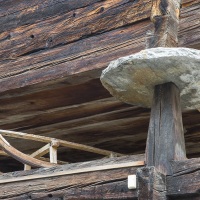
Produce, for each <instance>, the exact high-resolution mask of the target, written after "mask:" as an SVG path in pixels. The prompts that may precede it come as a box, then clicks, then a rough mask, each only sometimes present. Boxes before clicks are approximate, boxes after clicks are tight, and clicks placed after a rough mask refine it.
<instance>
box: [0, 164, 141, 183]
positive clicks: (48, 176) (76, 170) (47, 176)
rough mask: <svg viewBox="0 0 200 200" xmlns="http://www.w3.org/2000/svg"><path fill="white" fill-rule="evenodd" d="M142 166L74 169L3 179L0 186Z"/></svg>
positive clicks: (106, 166) (115, 165)
mask: <svg viewBox="0 0 200 200" xmlns="http://www.w3.org/2000/svg"><path fill="white" fill-rule="evenodd" d="M143 165H144V161H133V162H129V163H120V164H112V165H105V166H97V167H88V168H82V169H75V170H70V171H62V172H55V173H53V174H48V175H30V176H25V177H20V178H19V177H18V178H12V179H5V180H0V184H3V183H11V182H20V181H27V180H35V179H43V178H50V177H57V176H64V175H70V174H79V173H86V172H95V171H103V170H110V169H118V168H128V167H139V166H143Z"/></svg>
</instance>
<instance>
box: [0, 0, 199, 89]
mask: <svg viewBox="0 0 200 200" xmlns="http://www.w3.org/2000/svg"><path fill="white" fill-rule="evenodd" d="M198 1H199V0H197V1H194V2H197V3H194V2H193V3H191V4H189V6H185V7H183V8H182V9H181V16H180V31H179V38H180V42H179V46H190V44H192V45H193V46H195V45H198V44H199V38H200V34H199V29H200V25H199V23H197V24H196V23H195V26H193V25H192V27H189V21H194V19H196V16H197V15H198V13H200V12H199V11H200V8H199V3H198ZM183 5H185V4H183ZM194 11H195V12H194ZM195 13H196V14H197V15H196V14H195ZM21 17H22V18H23V16H21ZM133 18H134V17H133ZM155 18H156V19H157V17H155ZM158 18H159V17H158ZM160 18H162V17H161V16H160ZM163 20H164V19H163ZM164 21H165V22H166V23H165V25H167V23H169V22H170V24H173V23H171V21H167V20H164ZM186 21H187V22H188V23H185V22H186ZM163 23H164V22H163ZM190 24H194V23H193V22H192V23H190ZM163 26H164V25H163ZM159 27H160V26H159ZM187 27H188V28H187ZM175 28H176V27H175ZM168 29H169V27H168ZM148 30H153V24H152V23H151V22H150V21H149V20H145V21H144V22H137V23H134V24H131V26H130V27H122V28H120V29H116V30H112V31H108V32H105V33H103V34H99V35H96V36H92V37H89V38H85V39H81V40H80V41H75V42H73V43H71V44H65V45H64V46H61V47H57V48H54V49H50V50H49V49H48V48H47V49H46V50H43V51H38V52H35V53H34V54H30V55H26V56H21V57H19V58H15V59H14V58H12V59H11V60H9V61H4V62H1V67H0V73H1V85H2V87H1V90H0V91H1V92H2V91H5V90H10V89H13V88H19V87H24V86H26V85H32V84H35V83H40V82H44V81H48V80H52V79H56V78H61V77H69V76H70V75H78V74H81V75H83V72H86V73H87V75H86V77H88V78H90V79H91V78H92V77H93V78H94V77H96V78H97V77H99V71H98V69H99V70H101V69H102V68H104V67H106V66H107V65H108V63H109V62H110V61H111V60H114V59H116V58H118V57H122V56H126V55H128V54H130V52H131V53H135V52H138V51H139V50H141V49H144V48H145V45H146V44H145V41H146V33H147V32H148V38H149V39H148V40H149V41H152V42H153V41H154V42H153V43H156V41H158V40H157V39H156V38H155V40H154V39H153V40H151V38H152V37H154V36H151V34H150V33H149V31H148ZM162 30H164V29H162ZM162 30H160V29H159V30H157V32H156V34H157V33H159V32H160V33H161V32H163V31H162ZM170 30H175V29H173V27H172V29H170ZM169 33H170V31H169ZM169 33H167V34H168V36H167V37H168V38H170V37H171V36H170V35H169ZM174 33H175V32H174ZM149 34H150V35H149ZM119 35H120V37H119ZM191 36H192V37H191ZM192 38H193V39H192ZM190 39H192V41H191V40H190ZM188 40H190V41H191V42H188ZM99 41H101V42H99ZM159 41H160V42H161V40H159ZM162 41H166V39H165V40H162ZM23 42H24V40H23ZM153 43H152V45H153ZM164 43H165V42H164ZM176 45H177V44H176ZM4 48H5V47H4ZM19 49H20V47H19ZM19 49H18V48H17V51H19V52H20V50H19ZM8 69H9V70H8ZM74 82H75V81H74Z"/></svg>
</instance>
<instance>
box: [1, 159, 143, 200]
mask: <svg viewBox="0 0 200 200" xmlns="http://www.w3.org/2000/svg"><path fill="white" fill-rule="evenodd" d="M141 159H144V155H135V156H126V157H119V158H109V159H101V160H96V161H91V162H84V163H74V164H68V165H62V166H58V167H53V168H50V169H48V170H47V169H37V170H30V171H21V172H15V173H8V174H3V175H1V176H0V180H1V181H3V180H8V179H12V180H13V178H23V177H24V178H25V177H27V176H30V175H41V176H42V175H43V176H46V177H47V178H41V179H33V180H31V181H30V182H31V184H29V186H28V187H24V186H25V185H27V184H28V183H29V181H21V182H9V183H4V184H1V191H0V198H10V199H15V198H16V199H17V198H18V199H21V200H22V199H27V198H28V197H29V198H30V196H31V198H32V199H48V198H50V196H51V198H66V197H67V198H68V199H80V198H81V199H137V198H136V197H137V191H136V190H129V189H128V187H127V176H128V175H130V174H135V173H136V169H137V167H134V166H133V165H132V164H134V161H138V160H141ZM129 164H130V166H131V167H128V165H129ZM122 165H123V166H124V167H125V165H126V166H127V167H125V168H121V166H122ZM114 167H120V168H116V169H115V168H114ZM87 168H88V170H95V169H99V170H100V171H99V170H98V171H89V172H84V173H81V172H80V173H79V174H71V175H70V174H69V175H62V176H54V177H48V175H51V174H54V173H58V172H60V173H61V172H62V171H63V172H70V171H71V170H76V172H78V170H80V171H81V169H83V170H85V171H86V169H87ZM89 168H90V169H89ZM103 168H104V169H105V170H102V169H103ZM106 168H110V169H109V170H107V169H106ZM12 187H13V190H12V191H11V188H12ZM5 191H7V192H5Z"/></svg>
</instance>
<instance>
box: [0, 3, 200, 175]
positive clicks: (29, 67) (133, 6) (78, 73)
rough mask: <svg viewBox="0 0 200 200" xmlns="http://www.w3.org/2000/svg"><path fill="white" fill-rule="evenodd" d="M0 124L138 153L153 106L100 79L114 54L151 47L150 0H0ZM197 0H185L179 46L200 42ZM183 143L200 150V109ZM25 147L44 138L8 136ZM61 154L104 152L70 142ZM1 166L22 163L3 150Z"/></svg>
mask: <svg viewBox="0 0 200 200" xmlns="http://www.w3.org/2000/svg"><path fill="white" fill-rule="evenodd" d="M0 8H1V9H0V16H1V17H0V23H1V27H0V49H1V53H0V54H1V56H0V83H1V87H0V92H1V96H0V119H1V120H0V128H2V129H12V130H19V131H24V132H27V133H33V134H41V135H47V136H52V137H58V138H61V139H65V140H69V141H72V142H79V143H83V144H88V145H91V146H96V147H100V148H104V149H108V150H113V151H116V152H119V153H126V154H130V153H141V152H144V150H145V141H146V135H147V128H148V123H149V110H148V109H143V108H139V107H134V106H130V105H125V104H123V103H121V102H119V101H117V100H115V99H114V98H112V97H111V96H110V94H109V93H108V92H107V91H106V90H105V89H104V88H103V87H102V86H101V83H100V82H99V80H98V78H99V75H100V73H101V70H102V69H103V68H105V67H106V66H107V65H108V63H109V62H110V61H112V60H114V59H117V58H119V57H122V56H126V55H129V54H132V53H135V52H138V51H140V50H142V49H144V48H146V47H147V44H148V41H149V37H150V34H149V33H150V32H149V31H150V30H153V29H154V24H153V23H152V21H151V19H150V16H151V9H152V1H151V0H145V1H142V0H139V1H132V0H115V1H110V0H106V1H105V0H104V1H103V0H85V1H81V2H80V1H79V0H65V1H63V0H57V1H50V0H45V1H42V3H41V1H38V0H36V1H30V2H27V1H25V0H15V1H14V0H7V1H3V0H0ZM199 11H200V1H199V0H195V1H192V0H183V4H182V8H181V13H180V30H179V34H178V38H179V46H186V47H196V48H199V44H200V43H199V41H200V34H199V32H200V25H199V23H197V20H196V18H198V16H199V13H200V12H199ZM183 123H184V126H185V132H186V133H185V136H186V148H187V153H188V154H189V155H190V156H199V154H200V149H199V147H198V142H199V124H200V117H199V112H198V111H187V112H185V114H184V118H183ZM10 142H11V144H12V145H13V146H14V147H16V148H18V149H19V150H22V151H23V152H26V153H32V152H34V151H35V150H36V149H37V148H40V147H41V146H42V144H39V143H31V145H30V143H28V142H26V143H25V142H23V141H22V140H10ZM58 155H59V158H58V159H60V160H65V161H67V162H68V161H69V162H77V161H84V160H90V159H91V158H99V157H96V155H93V154H85V153H82V152H79V151H72V150H71V149H65V148H64V149H61V150H60V152H58ZM1 160H3V161H4V162H5V163H6V165H5V167H3V169H2V166H0V171H4V170H6V169H5V168H7V170H12V169H22V166H21V165H20V164H19V163H17V162H15V161H13V160H11V159H8V158H5V157H1Z"/></svg>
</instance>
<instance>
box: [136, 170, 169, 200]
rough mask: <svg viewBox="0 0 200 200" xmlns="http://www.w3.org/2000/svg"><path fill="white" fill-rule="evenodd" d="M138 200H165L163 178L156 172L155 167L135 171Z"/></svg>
mask: <svg viewBox="0 0 200 200" xmlns="http://www.w3.org/2000/svg"><path fill="white" fill-rule="evenodd" d="M137 179H138V187H137V190H138V199H139V200H147V199H148V200H154V199H155V200H157V199H160V200H166V199H167V198H166V180H165V176H164V175H163V174H161V173H159V172H157V171H156V168H155V167H143V168H139V169H138V170H137Z"/></svg>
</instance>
